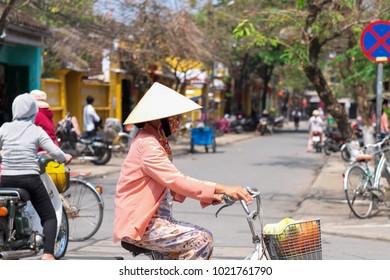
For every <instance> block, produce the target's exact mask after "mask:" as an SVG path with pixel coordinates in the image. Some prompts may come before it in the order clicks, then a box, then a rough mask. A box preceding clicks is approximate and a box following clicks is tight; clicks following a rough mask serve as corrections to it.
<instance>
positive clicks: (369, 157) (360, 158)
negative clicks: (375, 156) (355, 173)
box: [355, 155, 372, 162]
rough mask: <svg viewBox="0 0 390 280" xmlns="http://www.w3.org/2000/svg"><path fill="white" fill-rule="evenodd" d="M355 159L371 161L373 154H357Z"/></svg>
mask: <svg viewBox="0 0 390 280" xmlns="http://www.w3.org/2000/svg"><path fill="white" fill-rule="evenodd" d="M355 160H356V161H358V162H360V161H370V160H372V156H370V155H358V156H356V158H355Z"/></svg>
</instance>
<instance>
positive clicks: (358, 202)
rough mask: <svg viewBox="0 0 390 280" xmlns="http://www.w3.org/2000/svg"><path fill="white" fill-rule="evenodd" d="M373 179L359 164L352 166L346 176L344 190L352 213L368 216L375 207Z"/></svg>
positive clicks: (357, 215) (363, 216)
mask: <svg viewBox="0 0 390 280" xmlns="http://www.w3.org/2000/svg"><path fill="white" fill-rule="evenodd" d="M371 187H372V186H371V181H370V178H369V176H368V175H367V173H366V171H365V170H364V169H363V168H362V167H360V166H358V165H353V166H351V167H350V168H349V169H348V171H347V173H346V174H345V178H344V191H345V196H346V198H347V202H348V205H349V207H350V208H351V211H352V213H353V214H354V215H355V216H356V217H358V218H360V219H364V218H368V217H370V215H371V212H372V209H373V204H374V203H373V197H372V195H371V192H370V189H371Z"/></svg>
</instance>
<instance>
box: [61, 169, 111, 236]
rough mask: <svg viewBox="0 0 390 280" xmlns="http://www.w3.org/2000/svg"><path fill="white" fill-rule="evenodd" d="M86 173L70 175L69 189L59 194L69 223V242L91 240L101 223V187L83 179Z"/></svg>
mask: <svg viewBox="0 0 390 280" xmlns="http://www.w3.org/2000/svg"><path fill="white" fill-rule="evenodd" d="M87 174H88V173H84V174H82V173H77V174H76V173H71V174H70V178H69V188H68V189H67V190H66V191H65V192H64V193H62V194H61V200H62V204H63V206H64V208H65V211H66V214H67V216H68V222H69V240H70V241H84V240H87V239H89V238H91V237H92V236H93V235H94V234H95V233H96V232H97V231H98V230H99V228H100V226H101V224H102V221H103V209H104V202H103V198H102V196H101V187H95V186H94V185H93V184H91V183H90V182H88V181H86V180H85V179H83V177H84V176H86V175H87Z"/></svg>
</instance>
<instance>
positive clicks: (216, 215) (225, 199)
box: [215, 194, 235, 217]
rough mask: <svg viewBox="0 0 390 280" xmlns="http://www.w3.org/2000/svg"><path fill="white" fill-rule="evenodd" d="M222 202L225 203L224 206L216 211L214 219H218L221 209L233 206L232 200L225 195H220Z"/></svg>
mask: <svg viewBox="0 0 390 280" xmlns="http://www.w3.org/2000/svg"><path fill="white" fill-rule="evenodd" d="M222 200H223V201H224V202H225V205H223V206H222V207H220V208H219V209H218V211H217V212H216V213H215V217H218V213H219V212H221V210H222V209H223V208H226V207H229V206H232V205H233V204H234V202H235V201H234V200H233V199H231V198H230V197H229V196H227V195H226V194H224V195H222Z"/></svg>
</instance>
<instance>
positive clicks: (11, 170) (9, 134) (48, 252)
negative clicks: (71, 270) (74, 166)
mask: <svg viewBox="0 0 390 280" xmlns="http://www.w3.org/2000/svg"><path fill="white" fill-rule="evenodd" d="M37 113H38V106H37V103H36V101H35V100H34V98H33V97H32V96H31V95H30V94H29V93H24V94H21V95H18V96H17V97H16V98H15V99H14V101H13V103H12V114H13V119H12V122H6V123H4V124H3V125H2V126H1V127H0V150H2V154H1V155H2V159H1V160H2V170H1V182H0V187H15V188H16V187H17V188H23V189H25V190H27V191H28V192H29V194H30V196H31V203H32V205H33V206H34V208H35V210H36V211H37V213H38V215H39V217H40V219H41V225H42V227H43V234H44V235H45V243H44V251H43V255H42V259H43V260H54V256H53V253H54V243H55V238H56V232H57V218H56V213H55V210H54V207H53V205H52V202H51V200H50V197H49V194H48V193H47V191H46V188H45V186H44V184H43V182H42V180H41V178H40V175H39V171H40V168H39V164H38V159H37V150H38V146H40V147H42V148H43V149H44V150H45V151H47V152H48V153H49V154H50V155H51V156H52V157H53V158H54V159H56V160H57V161H59V162H61V163H65V164H67V163H69V162H70V161H71V159H72V156H71V155H69V154H65V153H64V152H63V151H62V150H61V149H60V148H59V147H58V146H56V145H55V144H54V142H53V141H52V140H51V139H50V137H49V135H48V134H47V133H46V132H45V131H44V130H43V129H42V128H41V127H39V126H36V125H35V124H34V119H35V117H36V115H37Z"/></svg>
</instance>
